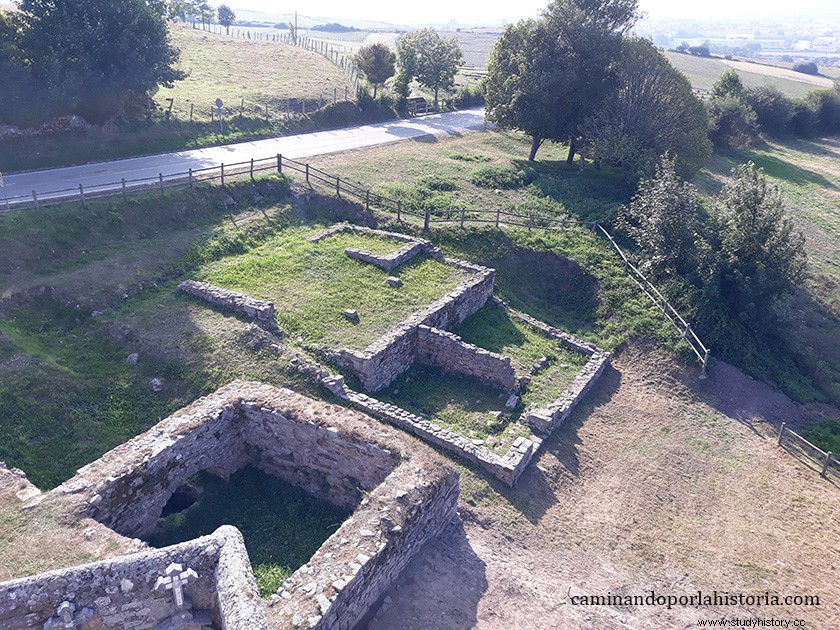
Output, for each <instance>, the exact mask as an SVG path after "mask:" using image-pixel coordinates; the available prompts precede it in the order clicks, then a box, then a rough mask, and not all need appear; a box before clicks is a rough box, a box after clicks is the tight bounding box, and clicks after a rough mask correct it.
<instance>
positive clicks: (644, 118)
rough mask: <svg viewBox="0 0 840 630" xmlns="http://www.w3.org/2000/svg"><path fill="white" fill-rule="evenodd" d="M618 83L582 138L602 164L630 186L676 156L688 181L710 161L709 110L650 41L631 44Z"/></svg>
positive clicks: (622, 58) (623, 51) (625, 45)
mask: <svg viewBox="0 0 840 630" xmlns="http://www.w3.org/2000/svg"><path fill="white" fill-rule="evenodd" d="M617 78H618V82H617V85H616V87H615V89H614V90H613V91H612V92H611V93H610V94H609V95H608V96H607V98H606V99H605V101H604V103H603V105H602V106H601V108H600V109H599V110H598V111H597V112H595V113H594V114H593V115H591V116H589V117H588V118H587V119H586V120H585V121H584V123H583V124H582V126H581V129H580V132H581V135H582V137H583V143H584V146H586V148H587V149H588V151H589V152H591V154H592V156H593V157H594V158H595V159H596V160H603V161H605V162H606V163H608V164H612V165H614V166H618V167H621V168H622V169H624V171H625V176H626V177H627V178H628V179H630V180H636V179H638V178H641V177H649V176H651V175H653V172H654V169H655V167H656V164H657V162H658V160H659V158H660V156H662V155H664V154H666V153H668V154H670V155H671V156H672V158H673V160H674V164H675V168H676V171H677V172H678V173H679V174H680V175H681V176H682V177H684V178H688V177H690V176H691V175H693V174H694V173H695V172H696V171H697V170H699V169H700V168H701V167H702V166H703V165H704V164H705V162H706V160H708V159H709V157H710V156H711V152H712V144H711V142H710V141H709V135H708V120H707V117H706V108H705V107H704V106H703V103H702V102H701V101H700V100H699V99H698V98H697V97H696V96H695V95H694V91H693V90H692V87H691V83H690V82H689V81H688V79H687V78H686V77H685V75H683V74H682V73H681V72H679V71H678V70H677V69H676V68H674V67H673V66H672V65H671V63H670V62H669V61H668V59H667V58H665V56H664V55H663V54H662V53H660V52H659V51H658V50H657V49H656V47H655V46H654V45H653V44H652V43H651V42H650V41H649V40H647V39H642V38H636V37H633V38H626V39H625V40H624V42H623V44H622V48H621V56H620V62H619V66H618V75H617Z"/></svg>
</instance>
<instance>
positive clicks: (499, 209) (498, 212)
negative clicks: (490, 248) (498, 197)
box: [496, 208, 502, 227]
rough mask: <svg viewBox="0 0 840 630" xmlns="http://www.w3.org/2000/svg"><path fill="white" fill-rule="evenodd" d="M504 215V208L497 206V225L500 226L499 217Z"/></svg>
mask: <svg viewBox="0 0 840 630" xmlns="http://www.w3.org/2000/svg"><path fill="white" fill-rule="evenodd" d="M501 215H502V209H501V208H496V227H499V218H500V217H501Z"/></svg>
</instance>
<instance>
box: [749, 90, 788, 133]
mask: <svg viewBox="0 0 840 630" xmlns="http://www.w3.org/2000/svg"><path fill="white" fill-rule="evenodd" d="M745 100H746V102H747V103H748V104H749V106H750V107H752V109H753V111H754V112H755V117H756V121H757V123H758V126H759V127H760V128H761V131H763V132H765V133H768V134H771V135H774V136H780V135H783V134H785V133H786V132H788V131H789V129H788V125H789V124H790V119H791V117H792V116H793V100H791V99H790V98H789V97H788V96H786V95H785V94H783V93H782V92H780V91H779V90H778V89H776V88H774V87H769V86H762V87H758V88H755V89H752V90H748V91H747V94H746V98H745Z"/></svg>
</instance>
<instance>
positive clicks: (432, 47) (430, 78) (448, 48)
mask: <svg viewBox="0 0 840 630" xmlns="http://www.w3.org/2000/svg"><path fill="white" fill-rule="evenodd" d="M399 45H400V63H401V64H402V63H403V59H406V60H409V59H410V62H409V63H410V64H411V65H413V71H412V72H411V75H413V77H414V78H416V79H417V80H418V81H419V82H420V85H422V86H424V87H426V88H429V89H430V90H434V92H435V106H436V107H437V104H438V95H439V92H440V90H441V89H444V90H446V89H449V88H451V87H452V85H453V84H454V82H455V74H456V73H457V72H458V68H460V67H461V66H462V65H463V63H464V56H463V54H462V53H461V46H460V45H459V44H458V40H457V39H455V38H454V37H449V38H443V37H441V36H440V34H439V33H438V32H437V31H436V30H435V29H433V28H424V29H420V30H419V31H411V32H410V33H407V34H406V35H403V36H402V37H401V38H400V44H399ZM401 72H402V70H401ZM404 76H407V75H404ZM410 81H411V79H410V78H409V79H408V82H410ZM406 86H407V83H406Z"/></svg>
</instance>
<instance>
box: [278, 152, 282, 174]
mask: <svg viewBox="0 0 840 630" xmlns="http://www.w3.org/2000/svg"><path fill="white" fill-rule="evenodd" d="M277 172H278V173H280V174H282V173H283V156H282V155H280V154H279V153H278V154H277Z"/></svg>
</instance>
